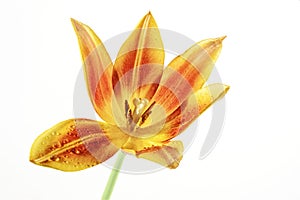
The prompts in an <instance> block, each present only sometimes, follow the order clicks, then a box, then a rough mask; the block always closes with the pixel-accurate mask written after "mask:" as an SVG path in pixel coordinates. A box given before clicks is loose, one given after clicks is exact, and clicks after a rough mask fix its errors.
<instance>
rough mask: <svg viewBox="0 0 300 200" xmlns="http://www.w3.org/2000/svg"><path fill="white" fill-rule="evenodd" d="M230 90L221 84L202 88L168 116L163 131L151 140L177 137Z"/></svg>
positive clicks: (166, 139)
mask: <svg viewBox="0 0 300 200" xmlns="http://www.w3.org/2000/svg"><path fill="white" fill-rule="evenodd" d="M229 88H230V87H229V86H227V85H223V84H220V83H215V84H211V85H208V86H206V87H203V88H201V89H200V90H198V91H197V92H196V93H195V94H193V95H191V96H190V97H189V98H188V99H187V100H186V101H185V102H183V104H182V105H181V106H180V107H179V108H178V109H177V110H175V111H174V112H173V113H172V114H171V115H169V116H168V118H167V119H166V123H165V125H164V126H163V128H162V129H161V131H160V132H159V133H158V134H157V135H155V136H153V137H152V138H151V140H152V141H157V142H158V141H168V140H171V139H172V138H174V137H176V136H177V135H178V134H180V133H181V132H182V131H184V130H185V129H186V128H187V127H188V126H189V125H190V124H191V123H192V122H193V121H194V120H195V119H197V117H199V115H201V114H202V113H203V112H204V111H205V110H206V109H207V108H209V107H210V106H211V105H212V104H213V103H214V102H216V101H217V100H219V99H221V98H222V97H224V95H225V94H226V93H227V91H228V90H229Z"/></svg>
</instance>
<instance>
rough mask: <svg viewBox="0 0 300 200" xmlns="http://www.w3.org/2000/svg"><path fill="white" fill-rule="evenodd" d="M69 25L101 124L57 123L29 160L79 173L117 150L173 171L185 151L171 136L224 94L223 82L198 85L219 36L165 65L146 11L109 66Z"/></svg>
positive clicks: (90, 37)
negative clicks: (74, 34) (74, 37)
mask: <svg viewBox="0 0 300 200" xmlns="http://www.w3.org/2000/svg"><path fill="white" fill-rule="evenodd" d="M71 21H72V24H73V27H74V30H75V32H76V35H77V38H78V43H79V47H80V52H81V56H82V59H83V66H84V72H85V79H86V84H87V89H88V93H89V97H90V100H91V102H92V104H93V107H94V109H95V111H96V112H97V114H98V115H99V116H100V118H101V119H102V120H103V121H95V120H91V119H83V118H75V119H69V120H66V121H62V122H60V123H58V124H56V125H55V126H53V127H51V128H50V129H48V130H46V131H45V132H44V133H42V134H41V135H40V136H39V137H38V138H37V139H36V140H35V141H34V143H33V145H32V148H31V152H30V161H31V162H33V163H35V164H38V165H41V166H46V167H51V168H54V169H59V170H62V171H79V170H83V169H86V168H89V167H92V166H95V165H97V164H99V163H102V162H104V161H106V160H107V159H109V158H110V157H112V156H113V155H114V154H115V153H117V152H118V151H120V150H121V151H120V152H121V154H122V155H125V154H132V155H135V156H136V157H137V158H143V159H148V160H150V161H153V162H156V163H158V164H160V165H163V166H165V167H168V168H171V169H174V168H177V167H178V165H179V163H180V161H181V159H182V154H183V149H184V148H183V144H182V142H181V141H176V140H173V138H175V137H176V136H177V135H179V134H180V133H182V132H183V131H184V130H185V129H186V128H187V127H188V126H189V125H190V124H191V123H192V122H193V121H194V120H195V119H197V117H198V116H199V115H200V114H201V113H202V112H203V111H205V110H206V109H207V108H208V107H209V106H210V105H212V104H213V103H214V102H215V101H217V100H218V99H220V98H222V97H223V96H224V95H225V94H226V92H227V91H228V89H229V86H226V85H223V84H221V83H215V84H212V85H208V86H205V85H204V84H205V83H206V80H207V79H208V77H209V75H210V73H211V71H212V69H213V67H214V63H215V61H216V60H217V58H218V56H219V54H220V51H221V48H222V41H223V39H224V38H225V37H219V38H213V39H206V40H203V41H200V42H198V43H196V44H195V45H193V46H192V47H190V48H189V49H188V50H187V51H185V52H184V53H183V54H181V55H179V56H177V57H176V58H174V59H173V60H172V61H171V62H170V63H169V64H168V65H166V67H165V65H164V57H165V52H164V47H163V43H162V40H161V37H160V32H159V29H158V27H157V25H156V22H155V20H154V18H153V16H152V15H151V13H150V12H149V13H148V14H147V15H146V16H145V17H144V18H143V19H142V20H141V21H140V23H139V24H138V25H137V27H136V29H135V30H134V31H133V32H132V33H131V35H130V36H129V37H128V39H127V40H126V41H125V42H124V43H123V45H122V46H121V48H120V50H119V53H118V55H117V58H116V60H115V62H114V63H113V62H112V60H111V58H110V56H109V55H108V53H107V51H106V49H105V47H104V45H103V44H102V42H101V40H100V39H99V38H98V36H97V35H96V34H95V33H94V31H93V30H92V29H91V28H90V27H89V26H87V25H85V24H83V23H81V22H79V21H76V20H74V19H72V20H71ZM174 42H176V41H174ZM121 157H122V156H121Z"/></svg>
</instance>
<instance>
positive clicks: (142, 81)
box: [113, 13, 164, 126]
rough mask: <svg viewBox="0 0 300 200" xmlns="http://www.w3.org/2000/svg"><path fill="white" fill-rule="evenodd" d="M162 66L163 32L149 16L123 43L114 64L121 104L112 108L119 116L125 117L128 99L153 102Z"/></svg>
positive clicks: (117, 91) (115, 79) (114, 79)
mask: <svg viewBox="0 0 300 200" xmlns="http://www.w3.org/2000/svg"><path fill="white" fill-rule="evenodd" d="M163 65H164V48H163V43H162V40H161V37H160V32H159V29H158V28H157V25H156V22H155V20H154V18H153V16H152V15H151V13H148V14H147V15H146V16H145V17H144V18H143V19H142V20H141V22H140V23H139V24H138V25H137V27H136V29H135V30H134V31H133V32H132V33H131V35H130V36H129V37H128V39H127V40H126V41H125V42H124V44H123V45H122V47H121V48H120V51H119V53H118V56H117V59H116V61H115V64H114V73H113V87H114V93H115V98H116V101H115V103H116V104H118V105H113V106H114V107H115V106H119V109H120V113H118V114H117V113H116V114H115V116H116V117H118V116H119V115H120V114H121V115H122V116H123V115H124V113H125V110H124V103H125V100H127V101H128V102H129V103H131V102H132V99H133V98H135V97H137V98H147V99H150V98H151V97H152V96H153V94H154V93H155V91H156V89H157V87H158V84H159V81H160V79H161V75H162V71H163ZM155 83H156V84H155ZM113 104H114V103H113ZM116 121H122V120H121V119H117V120H116ZM120 123H121V122H120ZM118 125H119V126H121V124H118Z"/></svg>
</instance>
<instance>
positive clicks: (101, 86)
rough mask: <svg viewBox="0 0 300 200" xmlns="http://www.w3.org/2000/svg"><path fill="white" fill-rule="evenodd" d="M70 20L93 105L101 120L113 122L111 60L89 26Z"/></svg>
mask: <svg viewBox="0 0 300 200" xmlns="http://www.w3.org/2000/svg"><path fill="white" fill-rule="evenodd" d="M71 21H72V24H73V27H74V30H75V32H76V35H77V38H78V43H79V47H80V52H81V56H82V60H83V64H84V72H85V79H86V82H87V88H88V92H89V96H90V98H91V101H92V103H93V106H94V108H95V110H96V112H97V113H98V114H99V116H100V117H101V118H102V119H103V120H105V121H107V122H109V123H112V124H113V123H114V121H113V119H112V116H111V96H112V82H111V80H112V69H113V66H112V61H111V59H110V57H109V55H108V53H107V51H106V49H105V47H104V45H103V44H102V42H101V40H100V39H99V38H98V36H97V35H96V34H95V33H94V31H93V30H92V29H91V28H90V27H88V26H87V25H85V24H83V23H81V22H78V21H76V20H74V19H71Z"/></svg>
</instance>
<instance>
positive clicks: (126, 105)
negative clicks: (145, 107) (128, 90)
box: [125, 100, 129, 117]
mask: <svg viewBox="0 0 300 200" xmlns="http://www.w3.org/2000/svg"><path fill="white" fill-rule="evenodd" d="M128 110H129V104H128V101H127V100H125V117H127V115H128Z"/></svg>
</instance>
